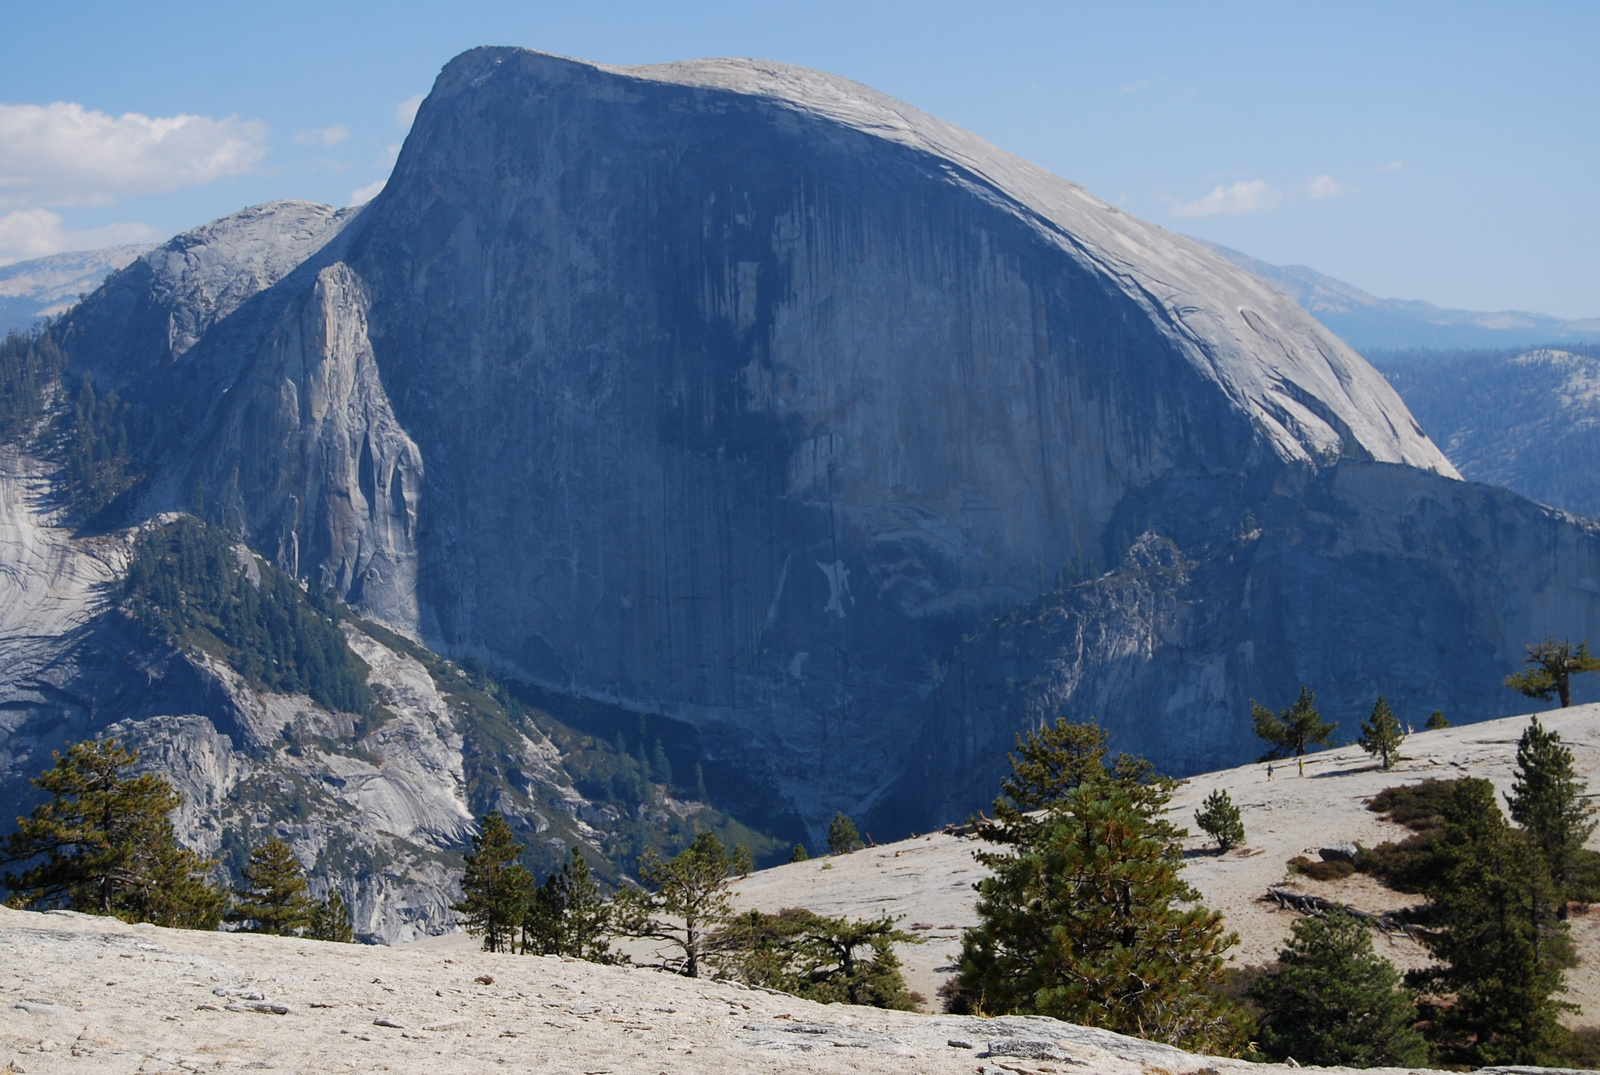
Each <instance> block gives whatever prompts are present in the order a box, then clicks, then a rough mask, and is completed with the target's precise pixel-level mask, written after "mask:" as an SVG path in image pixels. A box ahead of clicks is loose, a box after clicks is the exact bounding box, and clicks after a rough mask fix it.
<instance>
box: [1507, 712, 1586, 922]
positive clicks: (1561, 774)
mask: <svg viewBox="0 0 1600 1075" xmlns="http://www.w3.org/2000/svg"><path fill="white" fill-rule="evenodd" d="M1588 790H1589V785H1588V783H1587V782H1585V781H1583V780H1580V779H1578V776H1577V773H1576V772H1575V770H1574V769H1573V761H1572V751H1571V750H1569V749H1568V748H1567V747H1566V746H1564V745H1562V742H1561V733H1559V732H1547V731H1545V730H1544V727H1543V726H1542V725H1541V724H1540V723H1539V718H1538V717H1533V718H1531V719H1530V720H1529V721H1528V727H1527V730H1525V731H1524V732H1523V733H1522V738H1521V739H1520V740H1519V741H1518V743H1517V768H1516V775H1515V782H1514V783H1513V784H1512V786H1511V794H1510V795H1508V796H1506V802H1507V805H1508V806H1509V807H1510V809H1511V817H1512V819H1513V820H1515V821H1516V822H1517V824H1519V825H1521V826H1522V827H1523V828H1524V829H1525V830H1526V831H1527V833H1528V836H1529V837H1530V838H1531V839H1532V840H1533V842H1534V844H1535V845H1537V847H1538V848H1539V852H1540V854H1541V855H1542V856H1543V857H1544V862H1545V866H1546V867H1547V868H1548V870H1549V874H1550V880H1551V883H1552V884H1554V886H1555V889H1556V893H1557V898H1558V899H1559V900H1560V901H1561V902H1562V904H1563V906H1562V910H1563V912H1564V911H1565V901H1566V900H1567V899H1568V898H1569V897H1570V896H1572V895H1573V893H1574V890H1575V889H1576V888H1577V886H1578V883H1579V880H1580V877H1582V876H1583V875H1584V874H1586V873H1588V872H1589V871H1587V870H1585V869H1584V868H1583V866H1584V865H1585V864H1587V862H1588V861H1589V860H1591V859H1592V858H1593V857H1594V856H1593V855H1592V853H1590V852H1587V851H1585V850H1584V844H1585V843H1587V842H1588V840H1589V837H1590V836H1591V835H1593V834H1594V830H1595V816H1594V807H1593V806H1592V805H1590V803H1589V802H1588V799H1587V798H1586V795H1585V793H1586V792H1587V791H1588Z"/></svg>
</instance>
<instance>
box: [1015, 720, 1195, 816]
mask: <svg viewBox="0 0 1600 1075" xmlns="http://www.w3.org/2000/svg"><path fill="white" fill-rule="evenodd" d="M1109 752H1110V751H1109V748H1108V746H1107V744H1106V733H1105V730H1104V729H1102V728H1101V727H1100V726H1099V725H1097V724H1095V723H1094V722H1093V721H1089V722H1087V723H1083V724H1073V723H1070V722H1069V721H1067V720H1066V718H1064V717H1058V718H1057V719H1056V722H1055V724H1054V725H1046V726H1044V727H1042V728H1038V729H1035V730H1034V731H1032V732H1029V733H1028V735H1027V736H1026V737H1023V736H1020V735H1019V736H1017V752H1016V753H1015V754H1008V755H1006V757H1007V760H1009V761H1010V763H1011V774H1010V775H1009V776H1006V777H1003V778H1002V779H1001V781H1000V791H1001V793H1002V795H1001V797H1000V798H999V799H998V800H996V802H995V804H994V811H995V819H996V820H997V821H998V822H999V824H998V825H997V826H994V827H991V828H990V829H989V830H988V833H989V835H988V836H986V837H985V838H986V839H991V840H995V841H998V842H1004V843H1019V842H1022V841H1024V840H1026V838H1027V837H1028V836H1029V835H1030V834H1032V833H1033V832H1034V831H1035V830H1037V829H1038V828H1039V827H1040V826H1041V825H1043V824H1044V822H1043V821H1041V820H1040V819H1038V818H1036V817H1033V816H1030V815H1032V814H1034V813H1037V812H1038V811H1041V810H1045V809H1047V808H1048V807H1050V806H1053V805H1055V804H1058V803H1060V802H1062V801H1063V800H1064V799H1065V798H1066V797H1067V796H1068V795H1069V794H1070V793H1071V792H1072V791H1074V790H1075V789H1077V788H1079V787H1083V786H1084V785H1087V784H1093V783H1113V784H1116V785H1118V786H1119V787H1121V788H1122V789H1123V790H1124V791H1126V792H1127V793H1128V794H1129V795H1130V796H1132V797H1133V799H1134V801H1135V803H1136V804H1137V805H1138V806H1139V808H1140V809H1141V810H1142V811H1143V812H1144V813H1145V815H1146V816H1147V817H1148V818H1150V819H1151V824H1152V825H1153V826H1154V829H1153V831H1154V832H1155V833H1156V834H1157V835H1158V836H1160V837H1161V838H1162V839H1177V838H1178V830H1177V829H1176V828H1174V827H1173V826H1172V825H1170V824H1169V823H1168V822H1167V821H1166V820H1165V819H1163V818H1162V817H1161V811H1162V810H1163V809H1164V808H1165V806H1166V803H1167V800H1168V798H1169V797H1170V796H1171V794H1172V791H1173V789H1174V788H1176V787H1177V786H1178V785H1177V781H1175V780H1172V779H1171V778H1169V777H1164V776H1160V775H1158V774H1157V773H1156V771H1155V769H1154V768H1153V767H1152V766H1151V765H1150V763H1149V762H1147V761H1145V760H1144V759H1143V758H1136V757H1133V756H1131V755H1128V754H1118V755H1117V757H1116V759H1115V760H1114V761H1112V762H1110V763H1109V764H1108V763H1107V761H1106V756H1107V754H1108V753H1109Z"/></svg>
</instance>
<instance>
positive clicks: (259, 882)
mask: <svg viewBox="0 0 1600 1075" xmlns="http://www.w3.org/2000/svg"><path fill="white" fill-rule="evenodd" d="M239 873H240V875H241V876H242V877H243V880H244V884H242V885H240V886H238V887H236V888H235V889H234V895H235V898H236V900H237V902H236V903H235V904H234V907H233V910H232V911H230V912H229V913H228V918H229V919H230V920H231V921H234V922H239V923H242V924H243V928H244V931H245V932H246V933H270V934H273V935H274V936H278V937H295V936H298V935H299V934H300V931H301V930H303V929H305V928H307V927H308V926H310V925H311V921H312V916H313V913H314V911H315V909H316V903H315V901H313V900H312V899H311V897H310V895H309V894H308V889H307V886H306V875H305V870H303V869H302V868H301V866H300V860H299V859H298V858H296V857H295V853H294V850H293V849H292V848H290V846H289V845H288V844H286V843H284V842H283V841H282V840H280V839H278V838H277V837H273V838H272V839H270V840H268V841H267V842H266V843H264V844H262V845H261V846H260V847H257V848H254V849H252V850H251V852H250V861H249V863H248V864H247V865H246V866H245V867H244V869H242V870H240V871H239Z"/></svg>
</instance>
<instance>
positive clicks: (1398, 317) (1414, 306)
mask: <svg viewBox="0 0 1600 1075" xmlns="http://www.w3.org/2000/svg"><path fill="white" fill-rule="evenodd" d="M1196 241H1197V242H1199V243H1200V244H1201V245H1202V246H1204V247H1206V248H1207V249H1209V250H1211V251H1212V252H1213V253H1215V254H1219V255H1221V256H1222V257H1224V258H1226V259H1227V260H1229V261H1231V262H1233V263H1234V264H1235V265H1237V266H1239V267H1240V268H1241V269H1245V270H1246V271H1248V272H1250V273H1253V274H1254V275H1255V276H1257V277H1260V278H1261V279H1262V280H1265V281H1266V282H1267V283H1269V284H1272V285H1273V286H1274V287H1276V288H1277V289H1278V290H1280V291H1282V292H1283V293H1284V294H1285V295H1287V296H1289V297H1290V298H1291V299H1293V300H1294V301H1295V302H1297V303H1299V304H1300V305H1301V306H1302V307H1303V308H1304V309H1305V310H1306V311H1307V312H1308V313H1310V314H1311V316H1313V317H1315V318H1316V319H1317V320H1318V321H1320V322H1322V323H1323V325H1325V326H1327V327H1328V328H1329V329H1330V330H1332V331H1333V332H1334V333H1335V334H1336V335H1338V336H1339V337H1340V338H1341V339H1342V340H1344V341H1345V342H1346V343H1348V344H1349V345H1350V346H1351V347H1354V348H1355V349H1356V350H1358V351H1365V350H1366V349H1369V348H1372V349H1378V348H1391V349H1401V348H1465V347H1532V346H1535V345H1538V344H1548V343H1600V317H1589V318H1583V319H1581V320H1577V321H1567V320H1563V319H1562V318H1559V317H1552V316H1550V315H1549V314H1539V313H1529V312H1527V311H1524V310H1501V311H1498V312H1493V313H1490V312H1484V311H1481V310H1446V309H1443V308H1441V307H1438V306H1435V305H1433V304H1432V303H1431V302H1420V301H1416V300H1411V299H1380V298H1378V297H1376V296H1375V295H1370V294H1368V293H1367V292H1365V291H1362V290H1361V289H1360V288H1359V287H1356V286H1355V285H1354V284H1347V283H1345V282H1344V281H1343V280H1336V279H1334V278H1333V277H1331V276H1325V275H1323V274H1322V273H1320V272H1317V271H1316V270H1315V269H1312V268H1308V267H1306V266H1304V265H1273V264H1271V263H1270V262H1266V261H1262V260H1261V259H1260V258H1253V257H1251V256H1250V255H1249V254H1242V253H1240V252H1239V251H1237V250H1230V249H1229V248H1228V247H1225V246H1218V245H1217V244H1216V243H1208V242H1206V241H1205V240H1203V239H1199V240H1196Z"/></svg>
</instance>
